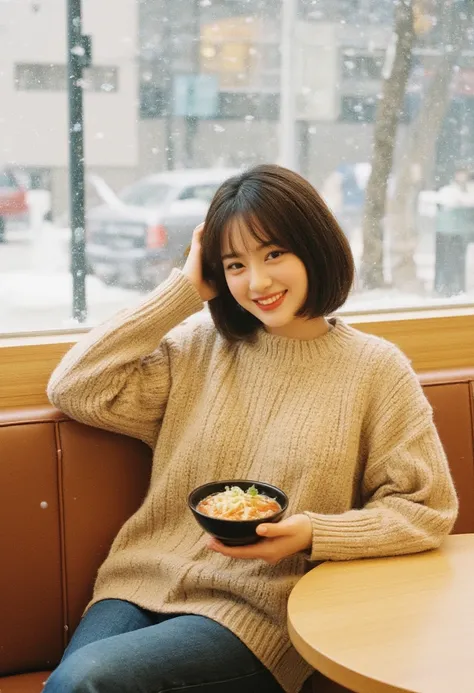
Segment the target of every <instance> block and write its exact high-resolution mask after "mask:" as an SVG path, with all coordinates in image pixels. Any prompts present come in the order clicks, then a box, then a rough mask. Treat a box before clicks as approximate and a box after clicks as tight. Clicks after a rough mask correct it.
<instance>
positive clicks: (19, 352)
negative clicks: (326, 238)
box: [0, 307, 474, 408]
mask: <svg viewBox="0 0 474 693" xmlns="http://www.w3.org/2000/svg"><path fill="white" fill-rule="evenodd" d="M342 317H343V319H344V320H345V321H346V322H347V323H349V324H351V325H353V326H354V327H356V328H357V329H359V330H361V331H362V332H369V333H372V334H375V335H377V336H379V337H383V338H384V339H388V340H389V341H391V342H394V343H395V344H397V345H398V346H399V347H400V349H402V351H404V352H405V354H406V355H407V356H408V357H409V358H410V359H411V361H412V364H413V367H414V368H415V370H416V371H417V372H419V373H422V372H426V371H440V370H448V369H449V370H451V369H462V368H468V367H473V366H474V307H453V308H449V309H445V308H443V309H433V310H424V311H412V310H410V311H406V312H403V313H400V312H399V311H398V312H395V311H394V312H393V313H386V312H384V313H383V314H380V313H379V314H370V315H361V314H357V315H350V314H345V315H343V316H342ZM86 331H87V330H86V329H83V330H76V331H70V332H57V333H48V334H38V335H30V334H28V335H24V336H21V335H16V336H11V337H5V338H3V339H0V383H1V384H2V386H1V388H0V408H4V407H17V406H18V407H21V406H27V405H28V406H40V405H44V404H46V403H47V398H46V393H45V388H46V384H47V382H48V379H49V376H50V374H51V372H52V371H53V369H54V367H55V366H56V364H57V363H58V362H59V360H60V359H61V357H62V356H63V355H64V354H65V353H66V351H67V350H68V349H69V348H70V347H71V346H72V344H74V343H75V342H76V341H77V340H78V339H80V337H81V335H82V334H83V333H84V332H86Z"/></svg>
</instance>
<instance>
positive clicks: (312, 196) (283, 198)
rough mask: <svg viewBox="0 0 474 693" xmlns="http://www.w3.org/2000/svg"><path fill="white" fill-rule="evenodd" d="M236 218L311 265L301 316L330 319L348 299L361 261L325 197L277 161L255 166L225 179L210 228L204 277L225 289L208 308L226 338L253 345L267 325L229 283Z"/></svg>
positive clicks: (204, 245) (261, 238)
mask: <svg viewBox="0 0 474 693" xmlns="http://www.w3.org/2000/svg"><path fill="white" fill-rule="evenodd" d="M233 220H237V221H238V223H241V224H242V225H243V227H245V228H246V229H248V231H249V233H250V234H251V235H252V236H253V237H254V238H255V239H256V240H258V241H259V242H268V241H270V242H272V243H275V245H276V246H278V247H281V248H284V249H285V250H288V251H289V252H291V253H294V254H295V255H296V256H297V257H299V259H300V260H301V261H302V262H303V263H304V266H305V268H306V272H307V275H308V294H307V297H306V300H305V302H304V304H303V305H302V306H301V309H300V311H299V312H298V315H299V316H302V317H307V318H316V317H322V316H327V315H329V314H331V313H333V312H334V311H335V310H337V309H338V308H340V306H342V305H343V303H344V302H345V301H346V299H347V296H348V294H349V291H350V290H351V287H352V283H353V279H354V259H353V257H352V252H351V247H350V245H349V242H348V240H347V238H346V236H345V235H344V232H343V231H342V229H341V227H340V226H339V224H338V223H337V221H336V219H335V218H334V216H333V215H332V214H331V212H330V211H329V209H328V207H327V206H326V204H325V203H324V201H323V200H322V198H321V197H320V195H319V194H318V193H317V192H316V190H315V189H314V188H313V186H312V185H311V184H310V183H308V181H306V180H305V179H304V178H302V177H301V176H300V175H298V174H297V173H294V172H293V171H290V170H288V169H286V168H282V167H281V166H276V165H272V164H264V165H260V166H255V167H254V168H251V169H250V170H247V171H245V172H243V173H241V174H238V175H236V176H233V177H232V178H229V179H228V180H226V181H224V183H223V184H222V185H221V186H220V187H219V189H218V190H217V192H216V194H215V195H214V198H213V200H212V202H211V205H210V207H209V210H208V212H207V215H206V219H205V223H204V231H203V236H202V257H203V275H204V278H205V279H206V280H208V281H212V282H213V283H214V285H215V287H216V290H217V292H218V296H217V297H216V298H214V299H213V300H212V301H210V302H209V309H210V311H211V315H212V318H213V320H214V324H215V326H216V328H217V329H218V331H219V332H220V333H221V334H222V335H223V336H224V337H225V338H226V339H227V340H229V341H230V342H236V341H238V340H243V339H244V340H252V338H253V337H254V336H255V333H256V332H257V330H258V329H259V327H261V326H262V322H261V321H260V320H259V319H258V318H256V317H255V316H254V315H252V314H251V313H249V312H248V311H246V310H245V309H243V308H242V307H241V306H240V305H239V304H238V303H237V301H236V300H235V299H234V297H233V296H232V294H231V293H230V291H229V288H228V286H227V282H226V278H225V273H224V267H223V263H222V245H223V240H224V237H225V234H226V233H227V232H228V229H229V225H230V223H231V222H232V221H233ZM229 241H230V243H231V247H232V239H231V238H230V239H229Z"/></svg>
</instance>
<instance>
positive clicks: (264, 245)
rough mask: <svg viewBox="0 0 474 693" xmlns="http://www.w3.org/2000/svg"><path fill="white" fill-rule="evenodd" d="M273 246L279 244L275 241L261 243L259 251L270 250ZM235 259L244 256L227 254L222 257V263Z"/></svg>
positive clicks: (258, 247)
mask: <svg viewBox="0 0 474 693" xmlns="http://www.w3.org/2000/svg"><path fill="white" fill-rule="evenodd" d="M272 245H278V244H276V243H275V241H265V242H264V243H260V245H259V246H257V250H262V248H269V247H270V246H272ZM234 257H242V255H241V254H240V253H226V254H225V255H223V256H222V262H224V260H230V259H231V258H234Z"/></svg>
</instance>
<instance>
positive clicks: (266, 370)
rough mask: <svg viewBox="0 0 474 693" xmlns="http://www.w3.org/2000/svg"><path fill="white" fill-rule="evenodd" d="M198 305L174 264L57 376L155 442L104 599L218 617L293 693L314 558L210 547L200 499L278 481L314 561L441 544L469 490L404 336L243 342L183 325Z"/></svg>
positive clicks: (78, 349)
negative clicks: (299, 605)
mask: <svg viewBox="0 0 474 693" xmlns="http://www.w3.org/2000/svg"><path fill="white" fill-rule="evenodd" d="M201 309H202V303H201V300H200V298H199V295H198V293H197V292H196V290H195V289H194V287H193V286H192V285H191V284H190V283H189V281H188V280H187V278H186V277H185V276H184V275H183V274H182V273H181V272H179V270H174V271H173V272H172V274H171V275H170V277H169V278H168V279H167V280H166V281H165V282H164V283H163V284H161V286H159V287H158V288H157V289H156V290H155V291H154V292H153V293H151V294H150V295H149V296H148V297H147V298H146V299H145V300H144V301H143V302H142V303H141V305H139V306H138V307H137V308H134V309H131V310H125V311H122V312H121V313H120V314H119V315H117V316H115V318H113V319H112V320H110V321H108V322H107V323H106V324H104V325H102V326H100V327H97V328H95V329H93V330H92V331H91V332H90V333H89V334H88V335H87V336H86V337H85V338H84V339H83V340H81V341H80V342H79V343H78V344H77V345H75V346H74V347H73V348H72V349H71V350H70V351H69V353H68V354H66V356H65V357H64V359H63V360H62V362H61V363H60V364H59V366H58V367H57V369H56V370H55V372H54V373H53V375H52V377H51V381H50V383H49V386H48V395H49V398H50V400H51V402H53V404H55V405H56V406H57V407H58V408H59V409H62V410H63V411H64V412H66V413H67V414H69V415H70V416H71V417H73V418H75V419H77V420H79V421H82V422H85V423H87V424H91V425H93V426H98V427H101V428H105V429H109V430H111V431H118V432H120V433H126V434H128V435H131V436H135V437H137V438H140V439H142V440H144V441H145V442H146V443H148V444H149V445H150V446H151V447H152V448H153V449H154V465H153V471H152V478H151V485H150V489H149V492H148V494H147V496H146V498H145V500H144V502H143V505H142V506H141V508H140V509H139V510H138V511H137V512H136V513H135V515H134V516H133V517H132V518H131V519H130V520H128V521H127V522H126V523H125V525H124V527H123V528H122V530H121V531H120V532H119V534H118V536H117V538H116V540H115V541H114V543H113V545H112V548H111V550H110V554H109V556H108V558H107V559H106V561H105V562H104V564H103V565H102V567H101V568H100V570H99V573H98V578H97V582H96V585H95V591H94V596H93V600H92V602H91V604H92V603H93V602H95V601H98V600H100V599H105V598H108V597H115V598H121V599H126V600H129V601H131V602H134V603H136V604H139V605H140V606H142V607H145V608H147V609H151V610H155V611H157V612H187V613H194V614H202V615H204V616H208V617H210V618H212V619H215V620H216V621H218V622H219V623H221V624H223V625H224V626H226V627H228V628H229V629H230V630H231V631H233V632H234V633H235V634H236V635H237V636H238V637H239V638H240V639H241V640H242V641H243V642H244V643H246V644H247V646H248V647H249V648H250V649H251V650H252V651H253V652H254V653H255V654H256V655H257V657H259V658H260V660H261V661H262V662H263V663H264V664H265V665H266V666H267V667H268V668H269V669H270V670H271V671H272V672H273V674H274V675H275V677H276V678H277V680H278V681H279V682H280V683H281V685H282V686H283V688H284V689H285V690H286V691H288V693H296V691H298V690H299V689H300V687H301V685H302V683H303V681H304V679H305V678H306V677H307V676H308V675H309V674H310V673H311V668H310V667H309V666H308V665H307V664H306V663H305V662H304V661H303V660H302V658H301V657H300V656H299V655H298V654H297V652H296V651H295V649H294V648H293V647H292V645H291V643H290V642H289V639H288V635H287V630H286V605H287V600H288V596H289V594H290V591H291V589H292V587H294V585H295V583H296V582H297V581H298V579H299V578H300V577H301V575H302V574H303V572H304V571H305V569H306V568H307V567H308V561H307V558H305V557H304V556H303V555H295V556H292V557H290V558H287V559H285V560H283V561H281V562H280V563H279V564H278V565H273V566H270V565H268V564H266V563H264V562H263V561H260V560H254V561H241V560H235V559H230V558H227V557H225V556H222V555H221V554H218V553H215V552H212V551H210V550H209V549H207V548H206V536H205V535H204V533H203V531H202V530H201V529H200V527H199V526H198V525H197V523H196V521H195V520H194V518H193V516H192V514H191V512H190V511H189V509H188V508H187V504H186V499H187V496H188V493H189V492H190V491H191V490H192V489H193V488H195V487H196V486H198V485H200V484H203V483H205V482H207V481H212V480H218V479H232V478H249V479H257V480H262V481H268V482H270V483H272V484H276V485H277V486H279V487H281V488H282V489H284V490H285V491H286V493H287V494H288V496H289V498H290V506H289V509H288V513H287V516H290V515H291V514H293V513H300V512H307V514H308V515H309V517H310V518H311V520H312V523H313V546H312V555H311V560H312V561H324V560H348V559H354V558H360V557H370V556H389V555H395V554H404V553H410V552H416V551H423V550H425V549H431V548H433V547H437V546H438V545H439V544H440V542H441V540H442V538H443V537H444V536H445V535H446V534H448V533H449V531H450V529H451V527H452V525H453V522H454V520H455V517H456V512H457V499H456V494H455V491H454V488H453V484H452V480H451V477H450V474H449V471H448V466H447V463H446V458H445V455H444V453H443V450H442V447H441V444H440V441H439V439H438V435H437V433H436V430H435V428H434V425H433V422H432V413H431V409H430V407H429V405H428V403H427V401H426V399H425V398H424V395H423V393H422V390H421V388H420V386H419V384H418V381H417V378H416V376H415V374H414V373H413V371H412V369H411V367H410V366H409V364H408V362H407V360H406V359H405V357H404V356H403V355H402V354H401V353H400V352H399V351H398V349H397V348H395V347H394V346H393V345H392V344H390V343H387V342H385V341H383V340H381V339H378V338H376V337H373V336H370V335H365V334H362V333H360V332H358V331H357V330H354V329H352V328H351V327H349V326H347V325H345V324H344V323H343V322H342V321H341V320H339V319H336V320H334V321H333V324H334V327H333V329H332V330H330V331H329V332H328V333H327V334H326V335H324V336H322V337H320V338H318V339H316V340H313V341H300V340H294V339H286V338H282V337H277V336H273V335H269V334H268V333H266V332H265V331H264V330H261V332H260V334H259V335H258V339H257V341H256V342H255V343H253V344H249V343H246V342H240V343H238V344H236V345H233V346H230V345H228V343H227V342H226V341H225V340H224V339H223V338H222V337H220V336H219V334H218V333H217V331H216V329H215V327H214V325H213V323H212V321H211V320H210V318H208V317H207V316H203V317H202V319H201V316H197V318H192V319H190V320H188V321H187V322H184V324H182V325H179V323H182V322H183V321H185V319H186V318H189V317H190V316H191V315H192V314H193V313H196V312H198V311H200V310H201ZM178 325H179V326H178ZM175 327H176V329H172V328H175Z"/></svg>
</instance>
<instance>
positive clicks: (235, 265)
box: [226, 262, 243, 270]
mask: <svg viewBox="0 0 474 693" xmlns="http://www.w3.org/2000/svg"><path fill="white" fill-rule="evenodd" d="M242 267H243V265H242V263H241V262H232V263H231V264H230V265H227V267H226V270H238V269H241V268H242Z"/></svg>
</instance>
